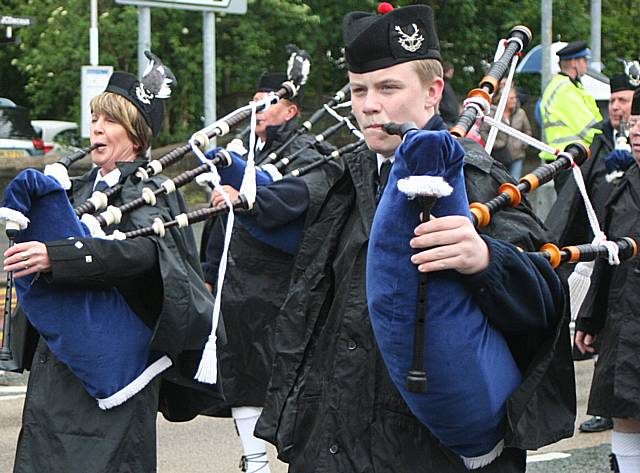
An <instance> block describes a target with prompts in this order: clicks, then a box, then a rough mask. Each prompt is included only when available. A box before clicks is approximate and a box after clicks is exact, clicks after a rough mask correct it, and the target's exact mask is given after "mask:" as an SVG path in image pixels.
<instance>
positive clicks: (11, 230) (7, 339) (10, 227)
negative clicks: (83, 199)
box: [0, 145, 101, 361]
mask: <svg viewBox="0 0 640 473" xmlns="http://www.w3.org/2000/svg"><path fill="white" fill-rule="evenodd" d="M99 146H101V145H92V146H89V147H88V148H85V149H80V150H78V151H75V152H74V153H71V154H70V155H68V156H63V157H62V158H61V159H60V160H59V161H58V162H56V163H53V164H49V165H47V168H48V169H49V171H50V172H51V174H56V175H57V179H58V182H60V183H61V185H62V187H63V188H65V189H69V188H70V187H71V181H70V180H69V174H68V171H69V168H70V167H71V166H72V165H73V164H74V163H76V162H77V161H79V160H81V159H82V158H84V157H85V156H86V155H87V154H89V153H90V152H91V151H93V150H94V149H96V148H98V147H99ZM5 223H6V229H5V231H6V235H7V239H8V240H9V248H11V247H12V246H13V245H14V244H15V243H16V238H17V237H18V234H19V232H20V224H19V223H18V222H16V221H11V220H8V219H5ZM12 314H13V273H12V272H7V281H6V285H5V299H4V309H3V313H2V345H0V361H8V360H12V359H13V354H12V353H11V316H12Z"/></svg>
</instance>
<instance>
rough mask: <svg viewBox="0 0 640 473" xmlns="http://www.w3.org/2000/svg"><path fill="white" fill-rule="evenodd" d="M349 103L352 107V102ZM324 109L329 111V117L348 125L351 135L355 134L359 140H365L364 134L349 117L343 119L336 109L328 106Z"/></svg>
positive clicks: (325, 105)
mask: <svg viewBox="0 0 640 473" xmlns="http://www.w3.org/2000/svg"><path fill="white" fill-rule="evenodd" d="M347 103H348V104H349V106H351V101H349V102H347ZM336 108H337V107H336ZM324 109H325V110H326V111H327V113H328V114H329V115H331V116H332V117H333V118H335V119H336V120H337V121H339V122H344V123H345V124H346V125H347V128H349V131H350V132H351V133H353V134H354V135H355V136H356V137H357V138H359V139H363V138H364V135H363V134H362V132H361V131H360V130H358V127H356V126H354V125H353V123H352V122H351V120H349V117H343V116H342V115H340V114H339V113H338V112H336V111H335V110H334V109H332V108H331V107H329V106H328V105H327V104H324Z"/></svg>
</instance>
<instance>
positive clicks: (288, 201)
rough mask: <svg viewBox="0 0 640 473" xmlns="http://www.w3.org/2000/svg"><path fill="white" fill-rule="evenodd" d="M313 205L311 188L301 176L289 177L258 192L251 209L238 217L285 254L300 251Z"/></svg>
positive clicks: (260, 188)
mask: <svg viewBox="0 0 640 473" xmlns="http://www.w3.org/2000/svg"><path fill="white" fill-rule="evenodd" d="M308 207H309V190H308V189H307V186H306V184H305V182H304V181H303V180H302V179H300V178H285V179H282V180H280V181H276V182H274V183H273V184H270V185H268V186H260V187H258V189H257V191H256V201H255V203H254V207H253V209H252V211H251V212H249V213H248V214H238V220H239V221H241V222H242V225H243V226H244V227H245V228H246V229H247V231H248V232H249V233H250V234H251V235H252V236H253V237H254V238H256V239H258V240H260V241H262V242H263V243H266V244H268V245H271V246H273V247H274V248H277V249H279V250H281V251H284V252H285V253H288V254H291V255H294V254H296V253H297V252H298V247H299V245H300V239H301V238H302V231H303V228H304V219H305V215H306V211H307V209H308Z"/></svg>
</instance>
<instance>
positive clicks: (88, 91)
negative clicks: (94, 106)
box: [80, 66, 113, 138]
mask: <svg viewBox="0 0 640 473" xmlns="http://www.w3.org/2000/svg"><path fill="white" fill-rule="evenodd" d="M112 72H113V67H111V66H82V76H81V77H82V79H81V81H80V86H81V90H82V95H81V97H82V104H81V109H82V117H81V119H80V131H81V133H82V137H83V138H89V128H90V127H91V109H90V108H89V104H90V103H91V99H92V98H94V97H95V96H96V95H99V94H101V93H102V92H104V89H105V88H106V87H107V84H108V83H109V77H111V73H112Z"/></svg>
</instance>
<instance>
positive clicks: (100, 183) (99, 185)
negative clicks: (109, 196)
mask: <svg viewBox="0 0 640 473" xmlns="http://www.w3.org/2000/svg"><path fill="white" fill-rule="evenodd" d="M108 188H109V184H107V183H106V182H104V181H98V183H97V184H96V186H95V187H94V188H93V191H94V192H104V191H106V190H107V189H108Z"/></svg>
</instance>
